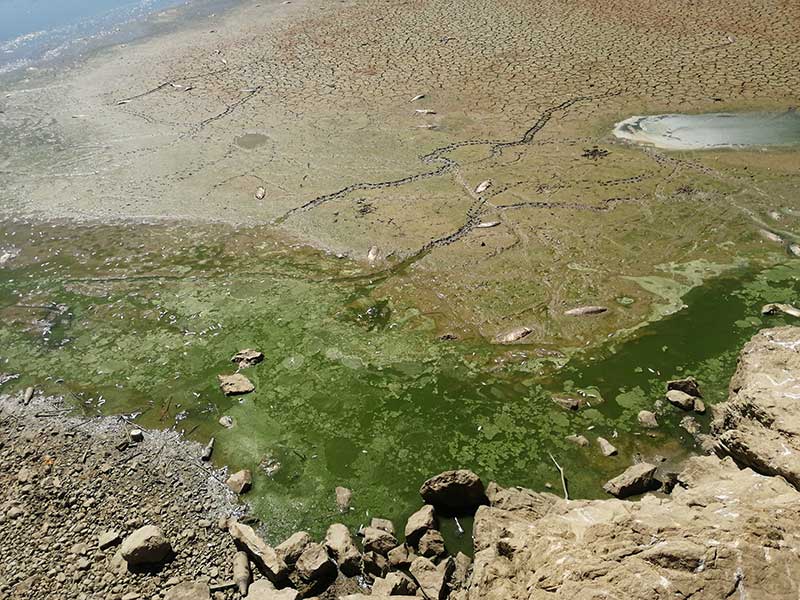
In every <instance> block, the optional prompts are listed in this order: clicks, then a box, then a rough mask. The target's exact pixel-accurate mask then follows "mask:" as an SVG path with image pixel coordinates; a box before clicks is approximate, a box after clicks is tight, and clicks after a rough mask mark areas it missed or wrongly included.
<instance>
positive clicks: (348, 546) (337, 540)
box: [325, 523, 361, 577]
mask: <svg viewBox="0 0 800 600" xmlns="http://www.w3.org/2000/svg"><path fill="white" fill-rule="evenodd" d="M325 547H326V548H327V549H328V553H329V554H330V555H331V557H332V558H333V559H334V560H335V561H336V564H337V565H338V566H339V570H340V571H341V572H342V573H343V574H344V575H347V576H348V577H352V576H354V575H356V574H357V573H358V572H359V571H360V570H361V553H360V552H359V551H358V548H357V547H356V544H355V542H354V541H353V537H352V536H351V535H350V530H349V529H347V526H346V525H342V524H341V523H334V524H333V525H331V526H330V527H328V532H327V533H326V534H325Z"/></svg>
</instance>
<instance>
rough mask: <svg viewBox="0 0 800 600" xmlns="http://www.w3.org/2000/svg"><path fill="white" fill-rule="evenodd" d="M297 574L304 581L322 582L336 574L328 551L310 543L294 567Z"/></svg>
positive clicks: (320, 545) (319, 545) (314, 543)
mask: <svg viewBox="0 0 800 600" xmlns="http://www.w3.org/2000/svg"><path fill="white" fill-rule="evenodd" d="M295 569H296V570H297V574H298V575H300V577H301V579H303V580H305V581H324V580H326V579H328V578H329V577H331V575H333V574H335V573H336V565H335V564H334V563H333V562H331V559H330V557H329V556H328V551H327V550H326V549H325V547H324V546H323V545H322V544H317V543H316V542H312V543H311V544H308V546H306V548H305V550H303V553H302V554H301V555H300V558H298V559H297V564H296V565H295Z"/></svg>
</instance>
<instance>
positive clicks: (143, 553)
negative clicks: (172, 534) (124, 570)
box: [120, 525, 172, 565]
mask: <svg viewBox="0 0 800 600" xmlns="http://www.w3.org/2000/svg"><path fill="white" fill-rule="evenodd" d="M120 552H121V554H122V558H124V559H125V562H127V563H128V564H129V565H150V564H160V563H162V562H163V561H164V560H166V558H167V557H168V556H169V554H170V553H171V552H172V546H170V543H169V542H168V541H167V539H166V538H165V537H164V534H163V533H162V532H161V530H160V529H159V528H158V527H156V526H155V525H145V526H144V527H140V528H139V529H137V530H136V531H134V532H133V533H131V534H130V535H129V536H128V537H126V538H125V540H124V541H123V542H122V546H121V548H120Z"/></svg>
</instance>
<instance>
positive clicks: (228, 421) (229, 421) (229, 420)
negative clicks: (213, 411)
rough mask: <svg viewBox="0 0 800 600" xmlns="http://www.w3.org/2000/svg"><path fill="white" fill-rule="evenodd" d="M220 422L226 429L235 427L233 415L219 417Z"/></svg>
mask: <svg viewBox="0 0 800 600" xmlns="http://www.w3.org/2000/svg"><path fill="white" fill-rule="evenodd" d="M219 424H220V425H222V426H223V427H224V428H225V429H230V428H231V427H233V417H229V416H228V415H223V416H221V417H220V418H219Z"/></svg>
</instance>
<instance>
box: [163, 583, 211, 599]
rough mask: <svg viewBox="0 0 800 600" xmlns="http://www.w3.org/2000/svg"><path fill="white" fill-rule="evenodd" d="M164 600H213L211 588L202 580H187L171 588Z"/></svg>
mask: <svg viewBox="0 0 800 600" xmlns="http://www.w3.org/2000/svg"><path fill="white" fill-rule="evenodd" d="M164 600H211V590H210V589H209V587H208V584H207V583H204V582H202V581H187V582H184V583H179V584H178V585H176V586H174V587H172V588H170V589H169V590H168V591H167V593H166V594H164Z"/></svg>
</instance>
